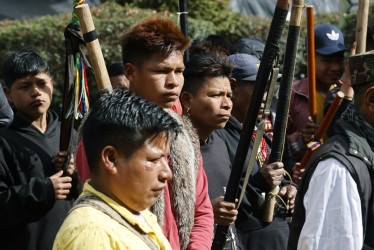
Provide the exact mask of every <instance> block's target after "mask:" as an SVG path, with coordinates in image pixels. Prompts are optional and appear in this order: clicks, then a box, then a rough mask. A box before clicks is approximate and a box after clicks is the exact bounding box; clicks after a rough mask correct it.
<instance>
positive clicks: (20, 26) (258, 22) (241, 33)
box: [0, 0, 373, 109]
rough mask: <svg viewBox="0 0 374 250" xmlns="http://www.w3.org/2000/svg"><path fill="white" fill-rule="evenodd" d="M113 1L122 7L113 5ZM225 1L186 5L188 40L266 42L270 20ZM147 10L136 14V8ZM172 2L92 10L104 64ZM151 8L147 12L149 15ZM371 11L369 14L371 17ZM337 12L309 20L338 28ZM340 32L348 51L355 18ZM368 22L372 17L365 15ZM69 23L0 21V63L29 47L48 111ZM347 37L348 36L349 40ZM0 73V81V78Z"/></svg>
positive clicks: (170, 13) (299, 69)
mask: <svg viewBox="0 0 374 250" xmlns="http://www.w3.org/2000/svg"><path fill="white" fill-rule="evenodd" d="M118 2H120V3H122V5H121V4H119V3H118ZM228 3H229V1H228V0H215V1H212V0H199V1H189V3H188V12H189V15H188V32H189V37H190V38H191V39H195V38H197V37H201V36H206V35H209V34H218V35H223V36H225V37H227V38H228V39H229V40H230V41H231V42H232V43H234V42H236V41H237V40H238V39H239V38H241V37H250V36H254V37H259V38H261V39H263V40H266V38H267V35H268V31H269V26H270V23H271V19H269V18H263V17H258V16H246V15H243V14H238V13H233V12H231V11H229V5H228ZM136 6H138V7H146V8H148V9H140V8H138V7H136ZM177 8H178V1H177V0H162V1H161V0H135V1H129V0H108V1H106V2H105V3H103V4H102V5H101V6H100V7H98V8H95V9H92V10H91V11H92V15H93V20H94V23H95V27H96V30H97V33H98V34H99V41H100V45H101V48H102V52H103V55H104V59H105V61H106V63H107V65H109V64H111V63H113V62H115V61H118V60H121V47H120V38H121V36H122V34H123V32H124V30H126V29H127V28H128V27H129V26H131V25H133V24H135V23H137V22H138V21H139V20H141V19H143V18H144V17H148V16H152V15H155V14H158V15H161V16H163V17H166V18H171V19H172V20H173V21H174V22H177V14H176V12H177ZM152 9H153V10H152ZM372 11H373V9H372V10H371V13H372ZM340 18H341V16H340V14H339V13H332V14H324V15H317V16H315V20H314V22H315V23H316V24H317V23H320V22H328V23H333V24H335V25H337V26H339V20H340ZM343 18H344V26H343V32H344V33H346V37H347V39H346V41H347V42H346V44H347V45H348V46H350V45H351V44H352V41H353V40H352V39H351V38H350V37H354V33H353V32H354V30H355V22H356V21H355V20H356V17H355V14H352V15H346V16H343ZM370 18H371V19H372V17H371V16H370ZM70 20H71V14H59V15H55V16H44V17H39V18H34V19H27V20H26V19H25V20H20V21H9V20H5V21H1V22H0V60H1V61H2V59H3V56H4V53H5V52H8V51H12V50H18V49H21V48H23V47H32V48H34V49H36V50H37V51H39V52H41V54H42V55H43V56H44V57H45V58H46V60H47V61H48V62H49V64H50V66H51V72H52V77H53V80H54V83H55V91H54V100H53V107H54V108H55V109H57V107H59V106H61V103H62V91H63V82H64V74H65V72H64V71H65V66H64V65H65V46H64V35H63V33H64V29H65V27H66V26H67V24H68V23H69V22H70ZM287 30H288V28H287V25H286V27H285V28H284V31H283V34H282V39H281V41H280V52H281V54H283V53H284V50H285V43H286V39H287ZM352 34H353V36H352ZM305 36H306V20H305V18H303V21H302V28H301V33H300V40H299V50H298V57H297V63H296V75H295V77H296V78H299V77H300V74H303V73H304V74H305V62H304V50H305V45H304V44H305ZM1 78H2V77H1V72H0V79H1ZM89 81H90V84H89V85H90V92H91V96H94V95H95V91H96V89H97V88H96V86H95V85H96V83H95V81H94V79H93V77H92V76H91V77H89Z"/></svg>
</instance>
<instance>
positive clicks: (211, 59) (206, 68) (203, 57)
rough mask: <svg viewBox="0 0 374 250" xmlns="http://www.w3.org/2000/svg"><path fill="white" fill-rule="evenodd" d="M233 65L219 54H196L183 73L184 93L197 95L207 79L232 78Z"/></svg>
mask: <svg viewBox="0 0 374 250" xmlns="http://www.w3.org/2000/svg"><path fill="white" fill-rule="evenodd" d="M232 69H233V65H231V64H230V62H229V61H228V60H227V58H222V57H221V56H219V55H217V54H211V53H196V54H194V55H193V56H192V57H191V59H190V60H189V61H188V62H187V63H186V69H185V70H184V72H183V76H184V85H183V89H182V93H183V92H189V93H191V94H192V95H196V93H197V92H198V90H199V89H200V88H201V87H202V86H203V84H204V81H205V78H206V77H227V78H230V76H231V72H232Z"/></svg>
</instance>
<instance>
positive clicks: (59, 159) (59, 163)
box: [52, 151, 75, 176]
mask: <svg viewBox="0 0 374 250" xmlns="http://www.w3.org/2000/svg"><path fill="white" fill-rule="evenodd" d="M68 155H69V152H68V151H61V152H58V153H57V154H56V156H55V158H53V159H52V164H53V165H54V167H55V169H56V171H60V170H62V169H63V168H64V166H65V162H66V159H67V158H68ZM74 170H75V166H74V156H73V155H71V156H70V161H69V165H68V167H67V169H66V174H67V175H68V176H71V175H72V174H73V173H74Z"/></svg>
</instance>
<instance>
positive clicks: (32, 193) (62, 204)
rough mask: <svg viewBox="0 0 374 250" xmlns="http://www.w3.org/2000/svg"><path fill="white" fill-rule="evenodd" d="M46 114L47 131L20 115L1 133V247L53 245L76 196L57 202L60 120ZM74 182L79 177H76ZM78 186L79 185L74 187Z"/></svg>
mask: <svg viewBox="0 0 374 250" xmlns="http://www.w3.org/2000/svg"><path fill="white" fill-rule="evenodd" d="M57 118H58V117H57V114H56V113H54V112H51V111H48V113H47V124H48V125H47V131H45V133H44V134H43V133H42V132H40V131H39V130H38V129H37V128H35V127H34V126H33V125H31V124H29V123H28V122H26V121H24V120H23V119H21V118H20V117H18V116H17V115H16V116H15V117H14V121H13V123H12V124H11V125H10V126H9V128H7V129H4V130H3V131H1V134H0V241H1V247H0V248H1V249H37V250H40V249H52V245H53V241H54V239H55V236H56V234H57V232H58V230H59V228H60V226H61V224H62V222H63V221H64V219H65V217H66V215H67V213H68V211H69V210H70V208H71V207H72V204H73V201H74V200H73V198H72V197H77V196H78V193H79V190H78V185H75V184H74V183H75V182H74V183H73V188H72V189H71V196H70V198H68V199H66V200H57V201H56V200H55V192H54V188H53V184H52V181H51V180H50V178H49V177H50V176H51V175H53V174H55V173H56V171H55V170H54V168H53V165H52V158H53V157H54V155H55V154H56V153H57V152H58V151H59V140H60V123H59V122H58V119H57ZM73 177H74V178H73V179H74V180H75V181H77V180H78V179H79V177H78V176H76V175H75V176H73ZM74 188H77V189H74Z"/></svg>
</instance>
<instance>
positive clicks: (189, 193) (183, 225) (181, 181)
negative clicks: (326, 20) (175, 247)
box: [151, 110, 200, 249]
mask: <svg viewBox="0 0 374 250" xmlns="http://www.w3.org/2000/svg"><path fill="white" fill-rule="evenodd" d="M166 111H167V112H168V113H169V114H170V115H171V116H172V117H173V118H174V119H175V120H176V121H177V122H178V123H179V124H180V125H181V126H182V131H181V132H180V133H179V134H178V136H177V137H175V138H173V137H171V139H170V168H171V170H172V172H173V179H172V180H171V181H170V190H169V192H170V199H171V204H172V208H173V211H174V212H175V215H176V221H177V226H178V233H179V242H180V247H181V249H187V247H188V244H189V241H190V233H191V230H192V227H193V225H194V218H195V203H196V179H197V173H198V170H199V160H200V159H199V156H200V150H199V140H198V136H197V134H196V131H195V129H194V128H193V125H192V123H191V122H190V120H189V119H188V118H187V117H185V116H183V117H181V116H180V115H179V114H178V113H177V112H175V111H172V110H166ZM164 209H165V200H164V196H163V195H160V197H159V199H158V200H157V202H156V204H155V205H154V206H153V207H152V208H151V211H152V212H153V213H154V214H155V215H156V216H157V218H158V222H159V224H160V225H161V226H162V225H163V221H164V216H163V214H164Z"/></svg>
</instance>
